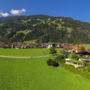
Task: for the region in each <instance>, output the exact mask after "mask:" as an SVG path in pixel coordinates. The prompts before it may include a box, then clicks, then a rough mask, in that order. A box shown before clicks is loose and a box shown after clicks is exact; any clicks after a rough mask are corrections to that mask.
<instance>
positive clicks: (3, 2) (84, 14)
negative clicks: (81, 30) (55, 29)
mask: <svg viewBox="0 0 90 90" xmlns="http://www.w3.org/2000/svg"><path fill="white" fill-rule="evenodd" d="M11 10H12V11H11ZM15 10H19V11H18V12H17V11H15ZM20 10H21V11H20ZM15 12H17V14H18V15H19V14H20V15H35V14H45V15H50V16H63V17H72V18H74V19H77V20H81V21H86V22H90V0H0V13H1V14H0V15H1V16H9V15H15Z"/></svg>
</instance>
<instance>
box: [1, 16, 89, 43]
mask: <svg viewBox="0 0 90 90" xmlns="http://www.w3.org/2000/svg"><path fill="white" fill-rule="evenodd" d="M83 37H84V38H83ZM33 41H34V42H38V43H48V42H61V43H90V23H87V22H81V21H78V20H74V19H72V18H65V17H52V16H47V15H32V16H11V17H6V18H0V42H7V43H10V42H33Z"/></svg>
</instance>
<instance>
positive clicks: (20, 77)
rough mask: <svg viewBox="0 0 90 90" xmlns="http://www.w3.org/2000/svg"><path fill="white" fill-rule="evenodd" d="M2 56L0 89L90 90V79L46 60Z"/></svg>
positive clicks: (0, 62)
mask: <svg viewBox="0 0 90 90" xmlns="http://www.w3.org/2000/svg"><path fill="white" fill-rule="evenodd" d="M47 59H48V58H40V59H8V58H0V90H90V81H89V80H87V79H85V78H83V77H81V76H79V75H76V74H73V73H71V72H69V71H66V70H64V69H62V68H61V67H57V68H55V67H50V66H47V64H46V60H47Z"/></svg>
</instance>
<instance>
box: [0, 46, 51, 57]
mask: <svg viewBox="0 0 90 90" xmlns="http://www.w3.org/2000/svg"><path fill="white" fill-rule="evenodd" d="M0 55H3V56H23V57H30V56H48V55H49V49H46V48H30V49H4V48H0Z"/></svg>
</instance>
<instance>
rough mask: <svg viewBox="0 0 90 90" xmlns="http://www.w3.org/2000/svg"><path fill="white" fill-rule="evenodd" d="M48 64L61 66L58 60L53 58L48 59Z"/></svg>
mask: <svg viewBox="0 0 90 90" xmlns="http://www.w3.org/2000/svg"><path fill="white" fill-rule="evenodd" d="M47 64H48V65H49V66H55V67H57V66H59V64H58V63H57V62H56V60H53V59H49V60H47Z"/></svg>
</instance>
